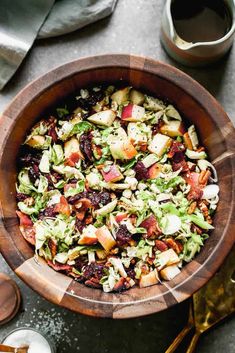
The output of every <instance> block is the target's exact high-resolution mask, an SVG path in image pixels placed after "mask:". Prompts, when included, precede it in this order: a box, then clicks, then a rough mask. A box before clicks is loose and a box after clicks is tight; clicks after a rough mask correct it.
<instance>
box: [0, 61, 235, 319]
mask: <svg viewBox="0 0 235 353" xmlns="http://www.w3.org/2000/svg"><path fill="white" fill-rule="evenodd" d="M102 82H105V83H115V82H119V83H120V82H123V84H125V83H127V84H130V85H133V86H135V87H136V88H139V89H140V90H142V91H145V92H147V93H150V94H152V95H154V96H158V97H160V98H162V99H168V100H169V101H170V102H171V103H172V104H173V105H174V106H176V108H177V109H178V110H179V111H180V112H181V114H182V115H183V117H185V118H188V119H189V120H190V121H191V122H192V123H194V124H195V125H196V127H197V130H198V131H199V134H200V138H201V141H202V144H203V145H205V146H206V148H207V151H208V154H209V156H210V159H211V160H212V161H214V163H215V166H216V168H217V171H218V176H219V186H220V190H221V191H220V203H219V206H218V210H217V213H216V216H215V219H214V224H215V230H214V231H213V232H212V233H211V236H210V238H209V239H208V240H207V241H206V244H205V246H204V248H203V250H202V251H201V253H200V254H199V255H198V256H197V257H196V259H195V260H194V261H192V262H191V263H189V264H187V265H186V266H184V268H183V269H182V272H181V274H180V275H178V276H177V277H176V278H174V280H172V281H170V282H167V283H163V284H161V285H156V286H153V287H148V288H143V289H139V288H132V289H131V290H129V291H127V292H125V293H122V294H108V293H103V292H102V291H100V290H94V289H91V288H88V287H85V286H84V285H82V284H79V283H77V282H75V281H73V280H70V279H69V282H68V283H67V282H64V283H65V284H66V285H63V286H61V280H62V281H63V279H64V276H63V275H60V274H59V275H58V274H56V273H54V272H51V271H52V270H51V269H49V270H48V269H47V270H45V269H43V272H42V273H41V274H40V275H39V269H36V270H35V263H34V261H33V260H32V259H31V258H32V257H33V249H32V248H31V246H30V245H28V244H27V243H26V241H25V240H24V239H23V237H22V236H21V235H20V233H19V229H18V222H17V219H16V216H15V209H16V202H15V191H14V190H15V187H14V183H15V179H16V159H17V154H18V150H19V145H20V143H22V141H23V140H24V137H25V135H26V131H27V130H28V129H29V128H30V127H31V126H32V125H33V124H34V123H35V121H37V120H38V119H40V118H41V117H42V116H45V115H46V114H47V112H49V111H50V109H52V108H53V107H54V106H56V105H59V104H60V101H61V99H65V98H68V99H69V96H71V95H73V96H74V95H76V94H77V92H78V90H79V89H80V88H82V87H86V86H87V85H96V84H97V83H102ZM0 127H1V137H0V139H1V142H2V148H1V151H0V203H1V207H0V216H1V219H2V221H1V223H0V248H1V252H2V254H3V256H4V257H5V259H6V260H7V262H8V263H9V265H10V266H11V267H12V268H13V269H14V270H15V271H16V273H17V274H18V275H20V277H21V278H22V279H23V280H24V281H25V282H26V283H27V284H28V285H29V286H31V287H32V288H33V289H34V290H36V291H37V292H39V293H40V294H41V295H43V296H44V297H45V298H47V299H48V300H50V301H52V302H54V303H57V304H59V305H61V306H64V307H66V308H69V309H71V310H74V311H77V312H81V313H84V314H87V315H93V316H99V317H112V318H128V317H135V316H141V315H147V314H151V313H154V312H158V311H161V310H164V309H166V308H167V307H169V306H171V305H174V304H176V303H178V302H181V301H182V300H185V299H186V298H188V297H189V296H191V295H192V294H193V293H194V292H195V291H197V290H198V289H199V288H200V287H201V286H203V285H204V284H205V283H206V282H207V281H208V280H209V279H210V278H211V276H212V275H213V274H214V273H215V271H216V270H217V269H218V267H219V266H220V265H221V264H222V262H223V260H224V258H225V257H226V256H227V254H228V252H229V250H230V249H231V247H232V245H233V243H234V240H235V235H234V234H235V232H234V230H235V229H234V223H235V213H234V208H235V207H234V190H235V189H234V183H235V178H234V176H235V172H234V168H235V158H234V153H235V132H234V127H233V125H232V123H231V121H230V120H229V118H228V117H227V115H226V113H225V112H224V110H223V109H222V107H221V106H220V105H219V103H218V102H217V101H216V100H215V99H214V98H213V97H212V96H211V95H210V94H209V93H208V92H207V91H206V90H205V89H204V88H203V87H201V86H200V85H199V84H198V83H197V82H195V81H194V80H192V79H191V78H190V77H189V76H187V75H186V74H184V73H182V72H181V71H179V70H177V69H175V68H174V67H171V66H169V65H166V64H163V63H160V62H157V61H155V60H152V59H147V58H143V57H137V56H130V55H104V56H97V57H91V58H84V59H80V60H77V61H73V62H71V63H68V64H66V65H63V66H61V67H59V68H57V69H55V70H53V71H51V72H49V73H47V74H46V75H44V76H42V77H40V78H39V79H38V80H36V81H34V82H32V83H31V84H30V85H28V86H27V87H26V88H25V89H24V90H23V91H21V92H20V93H19V94H18V95H17V96H16V97H15V99H14V100H13V101H12V103H11V104H10V105H9V107H8V108H7V109H6V110H5V112H4V114H3V117H2V118H1V122H0ZM25 261H26V263H25ZM41 266H42V267H43V268H44V265H41ZM48 271H49V272H48ZM32 273H34V275H32ZM37 276H39V277H38V278H37ZM47 276H48V277H47ZM42 288H43V289H42Z"/></svg>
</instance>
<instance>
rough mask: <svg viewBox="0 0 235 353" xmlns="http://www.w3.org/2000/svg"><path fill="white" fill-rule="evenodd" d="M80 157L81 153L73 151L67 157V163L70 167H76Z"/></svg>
mask: <svg viewBox="0 0 235 353" xmlns="http://www.w3.org/2000/svg"><path fill="white" fill-rule="evenodd" d="M80 158H81V155H80V154H79V153H78V152H73V153H71V155H70V156H69V157H68V158H66V160H65V164H66V165H69V166H70V167H75V165H76V163H77V162H78V161H79V159H80Z"/></svg>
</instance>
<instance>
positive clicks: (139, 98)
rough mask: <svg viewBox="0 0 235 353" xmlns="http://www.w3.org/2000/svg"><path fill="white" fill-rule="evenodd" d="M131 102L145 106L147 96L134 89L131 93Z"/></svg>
mask: <svg viewBox="0 0 235 353" xmlns="http://www.w3.org/2000/svg"><path fill="white" fill-rule="evenodd" d="M130 101H131V102H132V103H133V104H137V105H142V104H144V101H145V96H144V94H143V93H141V92H139V91H137V90H136V89H133V88H132V89H131V91H130Z"/></svg>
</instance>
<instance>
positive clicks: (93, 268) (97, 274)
mask: <svg viewBox="0 0 235 353" xmlns="http://www.w3.org/2000/svg"><path fill="white" fill-rule="evenodd" d="M105 270H107V267H106V266H104V265H102V264H97V263H96V262H92V263H91V264H89V265H86V266H85V267H84V268H83V277H84V278H85V279H86V280H87V279H91V278H92V277H94V278H97V279H99V280H100V279H101V278H102V277H103V276H104V274H105Z"/></svg>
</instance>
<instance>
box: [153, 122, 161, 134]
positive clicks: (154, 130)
mask: <svg viewBox="0 0 235 353" xmlns="http://www.w3.org/2000/svg"><path fill="white" fill-rule="evenodd" d="M163 125H164V122H163V120H162V119H160V120H159V121H158V123H157V124H154V125H153V127H152V132H153V135H156V134H157V133H158V132H160V128H161V127H162V126H163Z"/></svg>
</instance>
